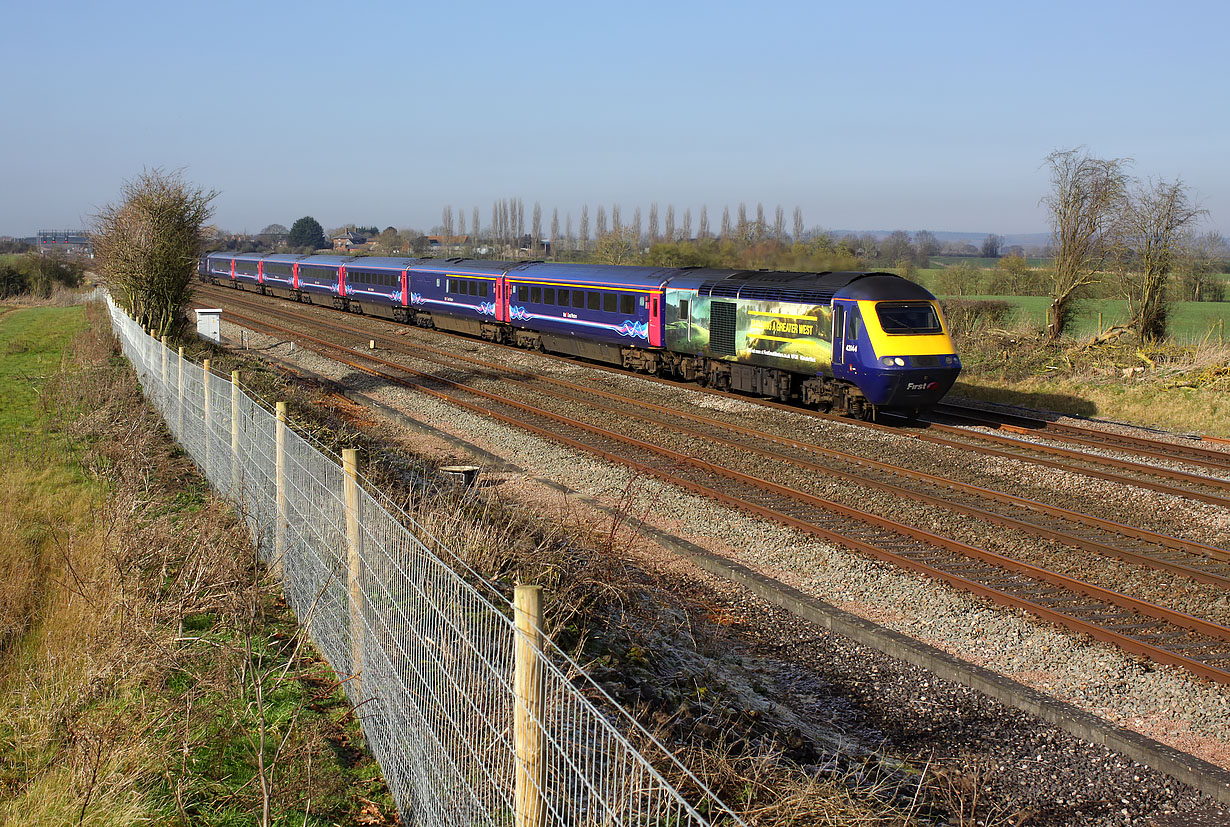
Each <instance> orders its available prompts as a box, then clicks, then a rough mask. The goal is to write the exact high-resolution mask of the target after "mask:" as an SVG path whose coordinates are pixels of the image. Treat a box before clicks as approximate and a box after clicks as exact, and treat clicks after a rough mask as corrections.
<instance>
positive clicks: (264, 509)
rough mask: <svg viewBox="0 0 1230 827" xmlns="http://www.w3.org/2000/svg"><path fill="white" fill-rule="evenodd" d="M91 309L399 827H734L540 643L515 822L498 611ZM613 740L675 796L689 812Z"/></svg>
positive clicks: (203, 379)
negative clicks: (203, 481)
mask: <svg viewBox="0 0 1230 827" xmlns="http://www.w3.org/2000/svg"><path fill="white" fill-rule="evenodd" d="M107 304H108V307H109V308H110V312H111V320H112V326H113V328H114V330H115V332H116V334H117V335H118V336H119V339H120V341H121V343H122V346H123V350H124V353H125V355H126V356H127V357H128V359H129V360H130V361H131V362H132V364H133V366H134V367H135V368H136V370H137V374H138V376H139V377H140V380H141V384H142V386H143V388H144V389H145V393H146V395H147V397H148V399H149V400H150V402H151V403H152V404H153V405H154V406H155V407H156V408H157V409H158V410H159V412H160V413H161V414H162V416H163V417H164V419H165V421H166V423H167V425H168V427H169V428H170V430H171V433H172V434H173V435H174V437H175V439H176V440H177V441H178V442H179V444H180V445H181V446H182V447H183V448H184V450H185V451H186V452H187V453H188V454H189V455H190V456H191V457H192V459H193V461H194V462H195V463H196V465H197V466H198V467H199V468H201V470H202V471H203V473H204V474H205V476H206V478H207V479H208V481H209V483H210V485H211V486H212V487H213V488H214V489H215V490H216V491H217V492H219V493H220V494H221V495H222V496H223V497H225V498H226V499H228V500H229V501H230V502H231V503H232V504H233V505H234V506H235V507H236V508H237V510H238V512H239V513H240V515H241V517H242V518H243V520H244V521H245V522H246V524H247V526H248V529H249V530H250V531H251V534H252V538H253V541H254V542H255V543H256V546H257V548H258V549H259V551H260V553H261V555H262V557H263V558H264V559H265V560H266V562H267V563H268V564H269V565H270V566H271V568H272V570H273V571H274V572H276V573H278V574H280V577H281V581H282V588H283V591H284V593H285V595H286V599H287V601H288V603H289V604H290V606H291V608H292V609H293V610H294V612H295V614H296V616H297V617H298V619H299V623H300V625H301V626H302V627H304V628H305V629H306V630H307V633H308V635H309V637H310V638H311V640H312V641H313V643H314V644H315V645H316V648H317V649H318V650H319V651H320V653H321V654H322V655H323V656H324V657H325V659H326V660H328V662H329V664H330V665H331V666H332V667H333V669H334V670H335V671H336V672H337V673H338V675H339V677H340V678H342V679H344V680H345V682H344V686H345V687H346V692H347V695H348V696H349V699H350V701H351V702H352V703H353V704H355V705H356V706H360V705H361V706H360V710H361V712H360V716H359V717H360V721H361V723H362V726H363V730H364V734H365V736H366V737H367V740H368V743H369V745H370V747H371V749H372V752H373V753H374V755H375V757H376V759H377V761H378V762H379V764H380V767H381V769H382V770H383V772H384V777H385V779H386V781H387V782H388V785H389V788H390V790H391V791H392V793H393V797H394V800H395V801H396V803H397V807H398V811H399V812H400V814H401V817H402V820H403V823H408V824H421V825H430V826H431V827H435V825H440V827H445V826H446V825H467V827H468V826H469V825H501V826H502V825H514V827H523V826H524V827H545V826H546V825H603V827H606V826H607V825H610V827H620V826H621V825H680V826H681V827H682V826H683V825H696V827H700V826H701V825H708V824H722V825H742V824H743V821H742V820H741V819H740V818H738V816H736V815H734V814H733V813H731V812H730V810H729V809H727V808H726V807H725V806H724V805H723V804H722V803H721V802H720V801H718V800H717V799H716V798H715V797H714V796H713V795H712V793H710V792H709V791H708V790H706V789H705V787H704V785H703V784H701V783H700V782H699V781H698V780H697V779H696V778H695V777H694V776H692V775H691V774H690V773H689V772H688V771H687V770H686V769H684V768H683V767H682V765H680V764H678V762H677V761H675V759H674V758H673V756H671V755H670V753H669V751H668V750H666V749H665V747H663V746H662V745H661V744H659V743H658V742H656V741H655V740H654V739H653V738H652V736H650V735H649V734H648V733H647V732H645V731H644V730H643V729H641V728H640V727H639V726H638V725H637V724H636V723H635V722H634V721H632V719H631V718H629V717H627V716H626V715H624V714H623V713H622V712H616V713H615V714H616V715H619V716H622V717H621V718H620V721H621V724H622V730H621V728H620V727H617V726H616V725H615V724H614V723H613V722H612V721H611V720H610V719H609V718H608V717H607V716H606V715H604V714H603V712H602V711H601V710H600V709H599V708H598V706H597V705H596V704H595V703H594V702H593V701H591V700H590V698H589V697H587V696H586V695H585V694H584V693H583V692H582V691H581V690H580V689H579V688H578V686H577V685H576V684H577V683H581V684H583V685H584V686H585V687H586V688H587V689H588V690H589V691H590V693H591V694H594V695H603V694H604V693H602V692H601V690H600V689H599V688H598V687H597V686H596V684H593V683H592V681H588V679H587V678H585V677H584V675H583V672H582V670H581V669H580V668H579V667H578V666H577V665H576V664H575V663H574V662H572V661H571V660H570V659H569V658H568V657H567V655H566V654H564V653H563V652H561V651H560V650H559V649H558V648H555V647H553V646H551V645H550V643H549V642H548V643H547V644H546V646H547V650H548V652H547V654H546V655H545V656H542V657H540V658H539V659H538V663H539V665H540V667H541V683H540V685H539V687H538V688H539V690H540V692H541V695H542V698H543V703H542V705H541V709H542V713H541V718H540V719H539V718H537V717H535V720H534V721H533V724H534V726H535V728H536V730H537V731H538V732H539V733H540V734H539V737H540V738H541V743H542V745H543V749H542V766H543V770H542V772H541V773H540V774H538V775H532V776H531V779H533V778H537V777H541V778H542V783H541V788H538V786H537V784H536V783H534V784H533V785H532V786H533V788H532V789H529V790H524V789H523V791H522V793H521V795H522V798H523V799H524V797H525V796H526V795H529V796H531V797H532V798H533V799H534V800H535V801H536V802H537V804H536V806H535V807H532V808H529V809H528V815H527V814H526V813H527V808H526V807H525V806H524V805H523V806H522V813H521V815H520V816H518V814H517V812H516V810H517V804H516V801H517V795H518V794H517V792H516V783H517V781H516V779H517V774H518V773H517V767H518V761H519V760H520V759H518V757H517V751H516V745H515V744H514V723H513V721H514V715H515V709H516V707H517V703H518V702H517V696H516V694H515V693H514V679H513V674H514V664H513V649H514V642H515V640H516V638H517V635H518V632H517V629H516V626H515V624H514V620H513V617H514V612H513V607H512V605H511V604H509V603H508V602H507V600H506V599H505V598H503V597H502V596H500V595H499V593H498V592H496V591H495V590H494V589H490V588H487V589H483V590H481V591H480V589H479V588H476V587H475V585H474V584H473V583H471V582H469V581H468V580H467V579H464V578H463V577H461V576H460V575H459V574H458V573H457V572H456V571H454V569H453V568H451V567H450V566H449V565H448V564H447V563H446V562H445V561H444V560H442V559H441V558H440V556H438V555H437V554H435V553H433V552H432V551H431V550H430V549H429V548H428V546H427V545H425V544H424V543H423V542H421V541H420V540H419V539H418V538H417V537H416V536H415V535H414V534H413V533H411V531H410V530H408V529H407V528H406V527H405V526H404V525H403V524H402V521H403V520H407V521H412V518H408V517H407V515H405V514H402V513H398V512H396V509H395V507H394V506H392V504H391V503H390V502H389V501H388V500H387V499H384V498H381V497H380V495H379V494H378V493H377V494H376V495H373V494H371V493H369V492H368V491H366V490H363V488H362V487H361V486H357V484H356V483H353V482H352V483H351V485H355V486H356V487H357V488H358V491H357V508H352V509H349V511H350V512H351V513H348V508H347V493H348V492H347V479H348V478H347V475H346V473H345V472H344V471H343V469H342V467H341V466H339V465H338V464H337V463H336V462H335V461H334V460H333V459H331V458H329V457H328V456H326V455H325V454H324V453H322V452H321V451H320V450H318V448H317V447H316V446H314V445H312V444H311V443H310V442H309V440H308V439H307V438H305V437H303V436H301V435H299V434H298V433H296V432H295V431H294V430H293V429H292V428H290V427H288V426H287V425H285V424H283V423H280V422H279V421H278V420H277V418H276V417H275V415H274V413H272V412H271V411H269V410H268V409H267V408H266V407H264V406H262V405H260V404H258V402H257V400H255V399H253V398H252V397H251V396H249V395H248V394H246V393H244V392H243V390H242V388H241V387H239V386H236V385H234V384H232V382H231V381H229V380H228V379H227V378H225V377H222V376H217V375H209V374H206V372H205V371H204V370H203V369H202V366H201V365H198V364H194V363H192V362H190V361H188V360H181V359H180V357H179V354H178V353H177V352H174V351H171V350H170V349H168V348H166V347H165V346H164V345H162V343H161V342H159V341H158V340H157V339H155V338H153V337H152V336H149V335H147V334H146V333H145V332H144V331H143V330H142V329H141V327H140V326H139V325H138V324H137V323H136V322H134V321H133V320H132V319H130V318H129V317H128V316H127V315H126V314H125V313H124V311H123V310H121V309H120V308H119V307H117V306H116V305H115V304H114V302H112V300H111V299H110V297H108V298H107ZM279 432H280V433H279ZM279 437H280V439H281V444H282V447H281V449H280V450H279V447H278V445H279ZM279 453H280V454H281V471H280V473H279ZM279 477H281V489H280V490H281V494H280V495H279ZM352 479H353V478H352ZM350 493H352V497H351V499H350V502H351V503H354V501H355V500H354V497H353V491H352V492H350ZM399 517H400V518H401V519H399ZM419 528H421V527H419ZM428 539H429V540H430V541H431V542H432V544H433V546H434V547H435V548H437V549H439V550H440V552H441V553H442V554H445V555H446V556H450V558H451V557H452V555H451V552H449V551H448V550H447V549H445V548H443V546H442V544H440V543H439V541H436V540H434V538H430V537H429V536H428ZM356 552H357V553H356ZM454 562H455V561H454ZM607 700H609V698H608V699H607ZM625 732H631V733H634V736H635V739H636V740H637V741H638V742H639V743H642V744H645V745H649V747H650V748H652V749H653V750H654V753H655V755H656V756H658V760H659V763H660V764H661V762H663V761H665V762H669V763H671V764H672V767H671V770H672V771H671V773H670V774H671V775H672V776H676V777H680V778H685V779H687V781H688V782H689V783H688V788H689V794H688V797H687V798H685V797H684V796H683V795H682V794H681V793H680V792H679V791H678V789H676V788H675V787H674V786H672V784H671V783H669V782H668V781H667V780H666V779H665V778H664V776H663V774H662V773H661V772H660V771H659V770H658V769H656V768H655V766H654V764H652V763H651V762H650V761H649V760H648V758H646V756H645V755H644V754H643V753H642V752H641V751H639V750H638V749H637V748H636V747H635V746H634V745H633V744H632V743H631V742H630V741H629V738H628V737H627V736H625V734H624V733H625ZM523 784H524V781H523Z"/></svg>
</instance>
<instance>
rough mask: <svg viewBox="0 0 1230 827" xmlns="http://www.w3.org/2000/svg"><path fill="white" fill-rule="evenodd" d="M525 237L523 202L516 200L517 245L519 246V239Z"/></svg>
mask: <svg viewBox="0 0 1230 827" xmlns="http://www.w3.org/2000/svg"><path fill="white" fill-rule="evenodd" d="M524 235H525V202H524V201H522V200H521V199H520V198H518V199H517V238H516V241H517V244H518V245H520V243H521V238H522V237H523V236H524Z"/></svg>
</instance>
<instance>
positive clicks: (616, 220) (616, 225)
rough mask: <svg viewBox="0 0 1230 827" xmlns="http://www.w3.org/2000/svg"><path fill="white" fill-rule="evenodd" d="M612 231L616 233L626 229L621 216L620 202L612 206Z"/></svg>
mask: <svg viewBox="0 0 1230 827" xmlns="http://www.w3.org/2000/svg"><path fill="white" fill-rule="evenodd" d="M611 231H612V232H616V233H622V232H623V231H624V222H623V220H622V219H621V218H620V215H619V205H618V204H613V205H612V206H611Z"/></svg>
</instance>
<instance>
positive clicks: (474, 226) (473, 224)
mask: <svg viewBox="0 0 1230 827" xmlns="http://www.w3.org/2000/svg"><path fill="white" fill-rule="evenodd" d="M470 219H471V220H470V232H472V233H474V243H475V244H478V231H479V226H478V207H475V208H474V213H473V214H472V215H471V216H470Z"/></svg>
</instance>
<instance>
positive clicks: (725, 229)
mask: <svg viewBox="0 0 1230 827" xmlns="http://www.w3.org/2000/svg"><path fill="white" fill-rule="evenodd" d="M732 234H733V230H732V228H731V226H730V207H729V206H724V207H722V231H721V235H719V236H718V237H719V238H721V239H722V240H723V241H725V240H726V239H729V238H730V237H731V235H732Z"/></svg>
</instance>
